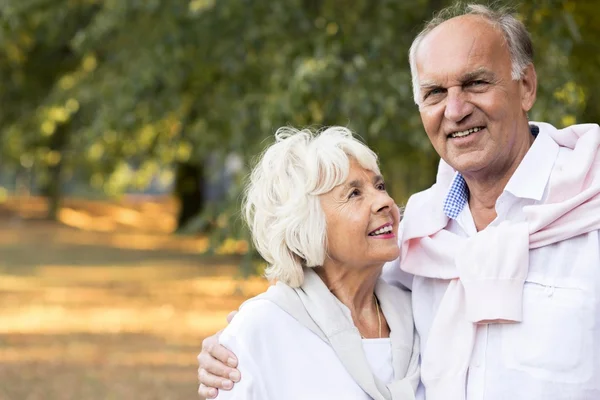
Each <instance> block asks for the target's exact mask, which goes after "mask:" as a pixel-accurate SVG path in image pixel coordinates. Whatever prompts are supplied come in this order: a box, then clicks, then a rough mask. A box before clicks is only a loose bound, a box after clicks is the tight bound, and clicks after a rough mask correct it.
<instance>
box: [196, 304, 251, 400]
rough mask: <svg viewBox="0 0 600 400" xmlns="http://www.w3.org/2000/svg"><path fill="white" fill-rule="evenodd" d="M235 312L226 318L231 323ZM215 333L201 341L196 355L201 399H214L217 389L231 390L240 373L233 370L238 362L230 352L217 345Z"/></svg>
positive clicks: (217, 339) (217, 340)
mask: <svg viewBox="0 0 600 400" xmlns="http://www.w3.org/2000/svg"><path fill="white" fill-rule="evenodd" d="M235 314H236V312H235V311H234V312H232V313H230V314H229V315H228V316H227V321H228V322H231V320H232V319H233V317H234V315H235ZM221 332H222V331H220V332H217V333H216V334H214V335H213V336H209V337H207V338H206V339H204V340H203V341H202V351H201V352H200V354H198V365H199V367H198V381H199V382H200V386H199V387H198V394H199V395H200V397H201V398H206V399H214V398H215V397H217V394H219V391H218V389H224V390H231V388H233V383H234V382H239V381H240V378H241V375H240V371H238V370H237V369H235V368H236V367H237V364H238V361H237V358H236V356H235V354H233V353H232V352H231V351H229V350H227V349H226V348H225V347H223V346H221V345H220V344H219V335H221Z"/></svg>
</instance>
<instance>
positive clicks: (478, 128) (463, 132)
mask: <svg viewBox="0 0 600 400" xmlns="http://www.w3.org/2000/svg"><path fill="white" fill-rule="evenodd" d="M482 129H483V128H481V127H476V128H471V129H467V130H466V131H460V132H454V133H451V134H450V137H451V138H457V137H464V136H468V135H470V134H471V133H474V132H479V131H480V130H482Z"/></svg>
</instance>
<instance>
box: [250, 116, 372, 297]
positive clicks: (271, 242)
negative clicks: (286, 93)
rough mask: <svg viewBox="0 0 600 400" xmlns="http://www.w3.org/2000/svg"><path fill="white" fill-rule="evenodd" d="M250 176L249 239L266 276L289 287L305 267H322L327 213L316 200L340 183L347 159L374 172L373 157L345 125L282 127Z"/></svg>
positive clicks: (300, 277) (297, 283)
mask: <svg viewBox="0 0 600 400" xmlns="http://www.w3.org/2000/svg"><path fill="white" fill-rule="evenodd" d="M275 138H276V141H275V143H274V144H273V145H271V146H270V147H268V148H267V149H266V151H265V152H264V153H263V154H262V156H261V157H260V159H259V161H258V163H257V164H256V166H255V167H254V169H253V170H252V173H251V174H250V179H249V181H248V184H247V186H246V190H245V196H244V200H243V206H242V210H243V212H244V217H245V219H246V222H247V224H248V226H249V227H250V231H251V233H252V240H253V242H254V245H255V247H256V249H257V250H258V252H259V253H260V255H261V256H262V257H263V258H264V259H265V261H267V263H268V264H269V265H268V267H267V269H266V271H265V275H266V277H267V278H268V279H269V280H274V279H277V280H279V281H281V282H283V283H286V284H288V285H289V286H292V287H298V286H300V285H301V284H302V282H303V280H304V273H303V267H316V266H321V265H323V262H324V261H325V257H326V254H327V235H326V228H327V226H326V221H325V214H324V212H323V209H322V208H321V202H320V199H319V196H320V195H322V194H325V193H327V192H329V191H331V190H332V189H333V188H335V187H336V186H339V185H341V184H342V183H344V181H345V180H346V179H347V177H348V173H349V171H350V161H351V159H352V160H356V161H357V162H358V164H360V166H361V167H363V168H365V169H368V170H371V171H373V172H375V173H377V174H380V172H379V166H378V164H377V155H376V154H375V153H374V152H373V151H372V150H371V149H369V148H368V147H367V146H366V145H364V144H363V143H361V142H360V141H358V140H357V139H355V138H354V137H353V135H352V132H351V131H350V130H349V129H347V128H344V127H330V128H327V129H325V130H323V131H321V132H312V131H310V130H308V129H304V130H297V129H294V128H287V127H286V128H280V129H278V130H277V132H276V133H275Z"/></svg>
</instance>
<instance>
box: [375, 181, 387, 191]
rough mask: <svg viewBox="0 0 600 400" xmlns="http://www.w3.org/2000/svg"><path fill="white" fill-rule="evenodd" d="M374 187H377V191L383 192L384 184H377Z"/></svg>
mask: <svg viewBox="0 0 600 400" xmlns="http://www.w3.org/2000/svg"><path fill="white" fill-rule="evenodd" d="M376 187H377V189H378V190H383V191H385V183H383V182H381V183H378V184H377V186H376Z"/></svg>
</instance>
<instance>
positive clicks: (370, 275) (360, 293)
mask: <svg viewBox="0 0 600 400" xmlns="http://www.w3.org/2000/svg"><path fill="white" fill-rule="evenodd" d="M315 272H316V273H317V274H318V275H319V277H320V278H321V280H322V281H323V282H324V283H325V285H326V286H327V288H328V289H329V290H330V291H331V293H333V295H334V296H335V297H337V299H338V300H339V301H341V302H342V304H344V305H345V306H346V307H348V309H349V310H350V313H351V315H352V320H353V321H354V325H355V326H356V327H357V328H358V330H359V331H360V332H361V335H362V336H363V337H379V336H382V337H387V336H389V328H388V327H387V323H386V321H385V318H384V316H383V313H382V312H381V310H380V309H379V306H378V304H376V298H375V296H374V291H375V285H376V284H377V279H379V276H380V275H381V267H378V268H377V267H372V268H365V269H360V270H356V269H354V268H352V269H350V268H336V267H335V266H327V267H317V268H315ZM379 331H381V335H379Z"/></svg>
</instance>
